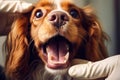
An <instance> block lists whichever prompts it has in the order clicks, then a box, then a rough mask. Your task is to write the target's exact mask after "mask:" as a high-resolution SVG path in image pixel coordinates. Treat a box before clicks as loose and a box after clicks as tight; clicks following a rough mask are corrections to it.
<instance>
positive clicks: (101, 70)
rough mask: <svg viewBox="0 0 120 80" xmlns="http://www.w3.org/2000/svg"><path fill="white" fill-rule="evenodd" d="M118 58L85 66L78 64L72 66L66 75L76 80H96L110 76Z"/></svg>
mask: <svg viewBox="0 0 120 80" xmlns="http://www.w3.org/2000/svg"><path fill="white" fill-rule="evenodd" d="M117 61H118V58H117V57H116V56H114V57H110V58H107V59H105V60H101V61H97V62H93V63H92V62H89V63H87V64H78V65H75V66H72V67H71V68H70V69H69V71H68V73H69V75H70V76H72V77H74V78H78V79H96V78H101V77H107V76H108V75H110V74H111V73H112V71H113V69H114V66H115V65H116V63H117Z"/></svg>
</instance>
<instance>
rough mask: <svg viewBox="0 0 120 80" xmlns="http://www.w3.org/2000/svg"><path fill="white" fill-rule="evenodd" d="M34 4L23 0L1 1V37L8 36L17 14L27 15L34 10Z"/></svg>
mask: <svg viewBox="0 0 120 80" xmlns="http://www.w3.org/2000/svg"><path fill="white" fill-rule="evenodd" d="M32 8H33V5H32V3H27V2H25V1H22V0H0V22H1V24H0V36H2V35H6V34H8V32H9V31H10V27H11V25H12V23H13V21H14V20H15V19H16V17H17V16H18V15H17V14H16V13H26V12H29V11H30V10H32Z"/></svg>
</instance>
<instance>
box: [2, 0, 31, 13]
mask: <svg viewBox="0 0 120 80" xmlns="http://www.w3.org/2000/svg"><path fill="white" fill-rule="evenodd" d="M32 8H33V5H32V3H27V2H25V1H22V0H0V12H20V13H25V12H28V11H30V10H31V9H32Z"/></svg>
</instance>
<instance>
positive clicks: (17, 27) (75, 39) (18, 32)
mask: <svg viewBox="0 0 120 80" xmlns="http://www.w3.org/2000/svg"><path fill="white" fill-rule="evenodd" d="M37 11H42V14H41V16H38V17H36V13H37ZM56 12H61V13H63V14H65V15H64V16H65V18H64V17H62V19H63V20H65V23H64V24H62V25H61V23H58V24H60V25H59V26H56V25H53V22H52V23H51V21H52V20H54V18H55V17H54V18H52V19H51V15H52V14H53V13H56ZM58 14H59V13H58ZM66 16H67V20H66ZM63 22H64V21H63ZM57 35H59V36H62V38H63V37H64V38H65V39H66V40H67V41H69V42H70V44H71V48H70V49H71V50H69V59H68V60H66V59H64V60H66V62H64V65H63V66H60V67H62V68H58V67H55V66H54V68H50V67H48V64H49V61H48V60H49V59H48V54H44V50H43V45H44V44H45V43H46V42H47V41H49V39H51V38H53V37H55V36H57ZM58 39H59V38H58ZM105 40H107V36H106V34H105V33H104V32H103V31H102V29H101V26H100V23H99V22H98V20H97V17H96V16H95V15H94V13H93V12H92V9H90V8H89V7H85V8H79V7H77V6H76V5H75V4H73V2H72V1H71V0H40V1H39V2H38V3H37V4H36V5H35V7H34V9H33V10H32V11H30V12H29V13H27V14H21V15H20V16H19V17H18V19H17V20H16V21H15V22H14V23H13V26H12V28H11V31H10V33H9V35H8V37H7V41H6V49H7V51H8V54H7V60H6V65H5V71H6V77H7V78H8V80H76V79H74V78H72V77H70V76H69V75H68V73H67V70H68V69H69V67H70V65H71V61H72V60H73V59H75V58H80V59H87V60H91V61H97V60H101V59H104V58H106V57H107V50H106V47H105V44H104V41H105ZM63 41H64V40H63ZM58 43H61V42H58ZM59 46H60V44H59ZM58 55H60V53H59V54H58ZM46 56H47V57H46ZM52 57H53V56H52ZM55 57H56V56H55ZM63 57H64V56H63ZM64 58H65V57H64ZM53 59H54V58H53ZM53 59H51V60H52V61H53V62H54V60H53ZM62 60H63V59H62ZM55 61H56V60H55ZM57 63H58V64H59V62H57ZM55 65H56V66H57V64H55ZM60 65H61V64H60Z"/></svg>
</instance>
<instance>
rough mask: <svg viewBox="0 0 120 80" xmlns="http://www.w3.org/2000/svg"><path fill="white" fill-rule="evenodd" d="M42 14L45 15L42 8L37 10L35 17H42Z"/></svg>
mask: <svg viewBox="0 0 120 80" xmlns="http://www.w3.org/2000/svg"><path fill="white" fill-rule="evenodd" d="M42 16H43V12H42V11H41V10H37V11H36V13H35V17H36V18H40V17H42Z"/></svg>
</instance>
